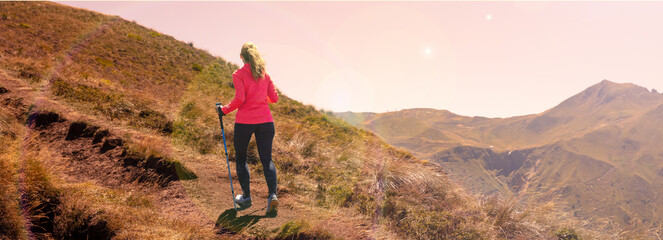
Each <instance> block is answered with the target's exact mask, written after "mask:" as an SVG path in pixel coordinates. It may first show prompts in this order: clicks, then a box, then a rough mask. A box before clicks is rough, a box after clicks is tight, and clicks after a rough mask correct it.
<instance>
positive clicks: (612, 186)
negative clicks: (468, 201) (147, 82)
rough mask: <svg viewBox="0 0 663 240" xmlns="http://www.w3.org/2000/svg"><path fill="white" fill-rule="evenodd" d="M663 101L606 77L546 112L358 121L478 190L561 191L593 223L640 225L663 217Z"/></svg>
mask: <svg viewBox="0 0 663 240" xmlns="http://www.w3.org/2000/svg"><path fill="white" fill-rule="evenodd" d="M661 106H663V95H662V94H659V93H656V92H650V91H648V90H647V89H645V88H643V87H639V86H636V85H633V84H617V83H613V82H610V81H607V80H604V81H602V82H600V83H598V84H596V85H594V86H591V87H589V88H587V89H586V90H585V91H583V92H581V93H579V94H577V95H575V96H573V97H571V98H569V99H568V100H566V101H564V102H562V103H561V104H560V105H558V106H556V107H555V108H552V109H550V110H548V111H546V112H543V113H541V114H535V115H527V116H520V117H513V118H506V119H498V118H497V119H488V118H480V117H473V118H470V117H463V116H457V115H454V114H451V113H449V112H448V111H440V110H432V109H412V110H403V111H399V112H391V113H383V114H373V115H371V116H372V117H371V118H367V119H366V120H365V121H364V122H363V123H360V124H358V126H361V127H362V128H366V129H370V130H372V131H374V132H376V133H377V134H378V135H379V136H381V137H382V138H384V139H385V140H386V141H388V142H389V143H392V144H394V145H396V146H400V147H404V148H405V149H408V150H410V151H413V152H414V153H415V155H417V156H418V157H420V158H422V159H426V160H431V161H434V162H438V163H440V164H442V165H443V166H445V167H446V168H448V169H449V171H448V172H449V173H450V175H452V178H454V179H459V181H460V182H462V183H463V185H464V186H466V187H468V188H470V189H472V190H474V191H477V192H482V193H495V192H497V193H501V194H502V195H504V196H513V197H516V198H518V199H519V200H520V201H521V202H524V203H528V204H534V203H536V202H538V201H540V200H544V201H547V200H549V199H558V200H559V203H560V205H562V206H564V207H565V209H566V211H569V212H572V213H573V214H574V215H577V216H580V217H584V218H587V219H594V222H596V225H601V224H603V223H602V221H600V219H601V218H604V219H608V221H610V222H612V223H614V224H615V225H616V226H621V227H624V228H625V229H629V230H633V229H639V230H633V232H637V231H649V229H659V228H660V224H661V220H663V218H661V217H660V216H661V214H660V210H661V209H663V205H662V204H661V202H660V200H659V199H658V198H657V197H656V196H657V195H658V194H659V193H660V192H661V191H663V189H661V188H660V186H661V185H660V184H659V182H660V181H661V180H663V177H662V176H663V174H661V172H662V171H661V170H662V169H663V168H662V167H663V150H661V149H663V145H661V139H660V136H661V133H662V131H663V128H661V126H663V125H662V124H661V118H660V112H661ZM405 122H407V123H410V124H405ZM413 143H416V144H413ZM642 229H646V230H642ZM627 232H628V231H627ZM648 234H651V235H650V236H655V235H656V234H657V233H656V232H655V231H649V233H648Z"/></svg>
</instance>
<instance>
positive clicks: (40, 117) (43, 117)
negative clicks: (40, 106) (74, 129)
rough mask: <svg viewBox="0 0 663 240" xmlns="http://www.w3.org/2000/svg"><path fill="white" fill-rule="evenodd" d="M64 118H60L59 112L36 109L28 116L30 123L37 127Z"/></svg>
mask: <svg viewBox="0 0 663 240" xmlns="http://www.w3.org/2000/svg"><path fill="white" fill-rule="evenodd" d="M62 120H63V119H62V118H60V115H58V114H57V113H54V112H42V111H36V112H33V113H31V114H30V116H28V125H29V126H32V127H35V128H40V127H44V126H48V125H50V124H51V123H54V122H58V121H62Z"/></svg>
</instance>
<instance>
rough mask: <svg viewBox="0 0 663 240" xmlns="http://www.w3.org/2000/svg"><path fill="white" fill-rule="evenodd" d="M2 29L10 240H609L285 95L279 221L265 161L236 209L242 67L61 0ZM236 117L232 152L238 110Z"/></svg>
mask: <svg viewBox="0 0 663 240" xmlns="http://www.w3.org/2000/svg"><path fill="white" fill-rule="evenodd" d="M0 32H2V33H3V34H1V35H0V112H1V113H2V114H0V145H2V146H4V147H3V148H1V149H0V183H2V184H0V194H1V195H0V213H2V216H6V217H3V218H1V219H0V238H9V239H28V238H37V239H51V238H56V239H63V238H92V239H110V238H114V239H163V238H168V239H245V238H259V239H264V238H267V239H271V238H276V239H336V238H341V239H365V238H380V239H402V238H416V239H505V238H507V239H532V238H539V239H555V238H561V239H575V237H577V235H578V233H580V234H581V235H584V236H586V237H590V238H591V237H597V236H607V235H606V234H605V233H596V232H590V231H584V230H583V229H581V228H577V227H575V229H576V230H574V226H579V224H578V223H576V222H572V221H561V220H560V219H563V218H561V217H560V216H559V215H557V214H558V213H559V212H556V211H554V210H555V206H553V205H543V206H531V207H527V208H520V207H516V206H515V205H514V202H513V201H502V200H499V199H496V198H477V197H473V196H471V195H468V194H466V193H464V191H463V190H462V189H460V188H457V187H456V186H455V185H453V184H451V183H450V182H449V181H447V178H446V175H445V174H443V173H442V169H441V168H440V167H439V165H437V164H431V163H427V162H425V161H420V160H418V159H417V158H415V157H414V156H413V155H411V154H410V153H408V152H405V151H402V150H399V149H395V148H393V147H391V146H389V145H388V144H386V143H384V142H383V141H382V140H380V138H378V137H377V136H375V135H374V134H372V133H369V132H367V131H364V130H360V129H357V128H355V127H353V126H350V125H348V124H347V123H345V122H343V121H342V120H340V119H338V118H335V117H332V116H330V115H327V114H324V113H322V112H320V111H318V110H316V109H315V108H314V107H312V106H307V105H303V104H301V103H300V102H297V101H295V100H293V99H290V98H288V97H287V96H282V100H281V101H280V102H279V103H277V104H273V105H271V106H270V107H271V109H272V112H273V115H274V118H275V124H276V129H277V135H276V137H275V141H274V161H275V164H276V167H277V169H278V177H279V189H278V191H279V199H280V201H281V208H280V210H279V214H278V216H273V215H272V216H266V215H263V212H264V208H265V200H264V199H265V198H266V195H267V189H266V186H265V184H264V181H263V180H262V179H263V176H262V173H261V167H260V166H259V163H258V161H257V153H256V151H255V150H251V151H250V152H249V162H250V168H251V171H252V173H253V176H252V191H253V196H254V197H255V199H256V201H254V206H253V207H252V208H251V209H249V210H246V211H242V212H236V211H234V210H233V208H232V202H231V199H232V196H231V195H230V187H229V181H228V175H227V169H226V167H225V162H224V160H223V158H222V157H221V154H222V150H221V149H222V147H221V137H220V127H219V126H218V119H217V116H216V114H215V112H214V109H213V106H214V103H215V102H222V103H227V102H229V101H230V100H231V98H232V97H233V95H234V89H233V88H232V81H231V79H230V77H231V73H232V72H233V71H234V70H236V69H237V68H238V67H237V66H235V65H233V64H230V63H228V62H226V61H225V60H223V59H222V58H219V57H215V56H212V55H210V54H209V53H207V52H205V51H202V50H199V49H196V48H194V46H192V45H191V44H186V43H182V42H179V41H177V40H176V39H174V38H172V37H170V36H167V35H165V34H162V33H159V32H156V31H153V30H151V29H147V28H145V27H142V26H140V25H137V24H135V23H132V22H128V21H125V20H123V19H120V18H118V17H114V16H106V15H102V14H98V13H93V12H89V11H85V10H81V9H75V8H71V7H66V6H63V5H60V4H56V3H48V2H0ZM220 44H222V43H220ZM238 48H239V46H238ZM278 81H279V80H278V79H275V83H276V85H277V86H278ZM225 121H226V134H227V138H228V141H229V142H231V143H232V142H233V125H232V122H233V121H234V114H230V115H229V116H227V117H226V119H225ZM252 144H254V143H252ZM229 147H230V149H229V151H230V156H234V149H233V148H232V144H230V146H229ZM252 147H254V145H252ZM253 149H255V148H253ZM231 161H232V162H233V163H232V164H231V168H232V169H234V159H231ZM233 172H234V171H233ZM235 186H237V182H235Z"/></svg>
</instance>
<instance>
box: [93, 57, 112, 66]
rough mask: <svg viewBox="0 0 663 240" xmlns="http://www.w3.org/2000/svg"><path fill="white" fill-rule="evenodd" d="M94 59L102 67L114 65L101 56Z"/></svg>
mask: <svg viewBox="0 0 663 240" xmlns="http://www.w3.org/2000/svg"><path fill="white" fill-rule="evenodd" d="M94 60H95V61H97V63H99V64H101V66H104V67H114V66H115V64H114V63H113V61H111V60H108V59H105V58H102V57H97V58H95V59H94Z"/></svg>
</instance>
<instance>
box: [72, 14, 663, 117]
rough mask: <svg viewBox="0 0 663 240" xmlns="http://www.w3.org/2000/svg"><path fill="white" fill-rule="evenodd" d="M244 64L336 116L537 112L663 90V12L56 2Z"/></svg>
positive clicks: (478, 114) (292, 94) (500, 115)
mask: <svg viewBox="0 0 663 240" xmlns="http://www.w3.org/2000/svg"><path fill="white" fill-rule="evenodd" d="M64 4H67V5H70V6H76V7H81V8H85V9H90V10H93V11H97V12H101V13H105V14H110V15H118V16H120V17H122V18H124V19H127V20H134V21H136V22H137V23H138V24H141V25H143V26H146V27H149V28H152V29H154V30H157V31H159V32H161V33H164V34H167V35H171V36H173V37H175V38H176V39H178V40H181V41H185V42H193V43H194V46H196V47H198V48H202V49H206V50H208V51H209V52H210V53H212V54H213V55H216V56H220V57H223V58H224V59H226V60H228V61H230V62H234V63H237V64H241V60H240V58H239V50H240V47H241V45H242V44H243V43H244V42H246V41H252V42H254V43H256V44H257V45H258V47H259V49H260V51H261V52H262V54H263V56H264V58H265V60H266V61H267V70H268V72H269V73H270V75H271V76H272V79H273V80H274V82H275V84H276V85H277V87H278V88H279V89H280V90H281V91H282V92H283V93H284V94H286V95H288V96H290V97H292V98H294V99H297V100H299V101H302V102H304V103H306V104H313V105H315V106H316V107H318V108H320V109H326V110H333V111H371V112H384V111H394V110H400V109H407V108H420V107H427V108H436V109H447V110H450V111H452V112H455V113H458V114H462V115H468V116H475V115H476V116H487V117H509V116H515V115H525V114H532V113H540V112H543V111H545V110H547V109H549V108H552V107H554V106H555V105H557V104H558V103H560V102H561V101H563V100H564V99H566V98H568V97H570V96H572V95H574V94H576V93H578V92H580V91H582V90H583V89H585V88H587V87H589V86H590V85H593V84H596V83H598V82H600V81H601V80H603V79H608V80H611V81H614V82H632V83H635V84H637V85H640V86H643V87H647V88H648V89H651V88H656V89H658V90H663V27H661V24H663V14H661V13H663V2H551V3H548V2H416V3H411V2H286V3H284V2H186V3H185V2H64Z"/></svg>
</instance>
